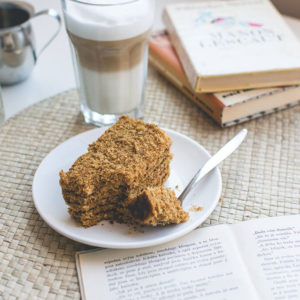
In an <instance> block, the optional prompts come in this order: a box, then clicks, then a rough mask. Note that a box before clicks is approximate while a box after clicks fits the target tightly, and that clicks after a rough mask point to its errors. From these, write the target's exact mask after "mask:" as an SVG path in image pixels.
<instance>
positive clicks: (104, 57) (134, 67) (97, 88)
mask: <svg viewBox="0 0 300 300" xmlns="http://www.w3.org/2000/svg"><path fill="white" fill-rule="evenodd" d="M62 4H63V12H64V19H65V24H66V30H67V33H68V36H69V40H70V42H71V43H70V44H71V49H72V57H73V62H74V67H75V74H76V81H77V86H78V91H79V97H80V106H81V111H82V113H83V116H84V119H85V121H86V122H87V123H92V124H95V125H100V126H101V125H108V124H112V123H114V122H116V121H117V120H118V118H119V117H120V115H122V114H127V115H129V116H132V117H134V118H139V117H140V116H141V114H142V109H143V98H144V90H145V81H146V76H147V66H148V40H149V36H150V32H151V28H152V24H153V17H154V4H155V0H131V1H130V0H117V1H116V0H106V1H99V0H62Z"/></svg>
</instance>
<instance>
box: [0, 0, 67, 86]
mask: <svg viewBox="0 0 300 300" xmlns="http://www.w3.org/2000/svg"><path fill="white" fill-rule="evenodd" d="M41 15H48V16H50V17H53V18H55V19H56V20H57V22H58V25H59V26H58V28H57V30H56V31H55V33H54V34H53V35H52V36H51V38H50V39H49V40H48V41H47V43H46V44H45V45H44V46H43V47H42V49H41V50H40V51H39V53H37V51H36V48H35V41H34V34H33V31H32V27H31V24H30V20H31V19H32V18H35V17H38V16H41ZM60 26H61V18H60V16H59V14H58V13H57V12H56V11H55V10H53V9H46V10H42V11H39V12H36V13H35V12H34V8H33V6H32V5H30V4H28V3H26V2H21V1H0V84H4V85H10V84H14V83H18V82H21V81H23V80H25V79H26V78H27V77H28V76H29V75H30V73H31V71H32V69H33V67H34V65H35V63H36V62H37V58H38V56H39V55H40V54H41V53H42V52H43V51H44V50H45V48H46V47H47V46H48V45H49V44H50V43H51V42H52V41H53V39H54V38H55V37H56V35H57V34H58V32H59V29H60Z"/></svg>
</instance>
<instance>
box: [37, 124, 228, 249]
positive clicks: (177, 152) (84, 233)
mask: <svg viewBox="0 0 300 300" xmlns="http://www.w3.org/2000/svg"><path fill="white" fill-rule="evenodd" d="M105 129H106V128H96V129H93V130H90V131H87V132H84V133H82V134H79V135H77V136H74V137H72V138H70V139H69V140H67V141H65V142H64V143H62V144H61V145H59V146H58V147H56V148H55V149H54V150H52V151H51V152H50V153H49V154H48V155H47V156H46V158H45V159H44V160H43V161H42V163H41V164H40V166H39V168H38V169H37V171H36V173H35V176H34V180H33V186H32V193H33V200H34V204H35V207H36V209H37V211H38V212H39V214H40V215H41V217H42V218H43V219H44V220H45V222H46V223H47V224H48V225H49V226H50V227H52V228H53V229H54V230H56V231H57V232H59V233H60V234H62V235H64V236H66V237H68V238H70V239H72V240H75V241H78V242H81V243H84V244H88V245H92V246H97V247H105V248H141V247H148V246H153V245H158V244H161V243H165V242H168V241H171V240H174V239H176V238H178V237H180V236H183V235H184V234H186V233H188V232H190V231H191V230H193V229H194V228H196V227H197V226H199V225H200V224H201V223H202V222H203V221H205V219H206V218H207V217H208V216H209V215H210V214H211V212H212V211H213V210H214V208H215V207H216V205H217V203H218V201H219V197H220V195H221V188H222V180H221V174H220V171H219V169H215V170H213V171H212V172H211V173H210V174H208V175H207V176H206V177H205V178H204V179H203V180H202V181H201V182H200V183H199V184H198V186H196V187H195V189H194V190H193V191H192V192H191V194H190V195H189V196H188V197H187V198H186V200H185V201H184V203H183V208H184V210H186V211H188V212H189V214H190V219H189V220H188V221H187V222H185V223H182V224H179V225H169V226H165V227H156V228H150V227H149V228H148V227H143V232H140V231H134V230H132V229H131V228H129V227H128V226H127V225H125V224H117V223H114V224H110V223H109V222H106V221H105V222H101V223H100V224H98V225H96V226H93V227H89V228H83V227H80V226H79V225H78V224H77V223H76V222H75V221H74V220H73V219H72V218H71V217H70V215H69V214H68V207H67V205H66V204H65V202H64V199H63V197H62V192H61V187H60V185H59V175H58V173H59V171H60V170H64V171H67V170H68V169H69V168H70V167H71V166H72V164H73V163H74V161H75V160H76V159H77V158H78V156H80V155H81V154H83V153H85V152H87V147H88V145H89V144H90V143H92V142H93V141H95V140H96V139H97V138H98V137H99V136H100V135H101V134H102V133H103V132H104V130H105ZM165 131H166V132H167V133H168V134H169V136H170V137H171V139H172V141H173V145H172V148H171V152H172V153H173V154H174V157H173V160H172V162H171V174H170V177H169V179H168V181H167V182H166V186H169V187H172V188H173V189H174V190H175V192H176V194H177V196H178V195H179V194H180V192H181V191H182V190H183V188H184V187H185V186H186V185H187V183H188V182H189V181H190V179H191V178H192V177H193V175H194V174H195V173H196V171H197V170H198V169H199V168H200V167H201V166H202V165H203V164H204V163H205V162H206V161H207V159H208V158H209V157H210V155H209V153H208V152H207V151H206V150H205V149H204V148H203V147H202V146H200V145H199V144H198V143H196V142H195V141H193V140H192V139H190V138H188V137H186V136H184V135H182V134H180V133H177V132H175V131H172V130H167V129H165ZM193 206H202V207H203V209H202V210H201V211H193V210H192V211H191V207H193Z"/></svg>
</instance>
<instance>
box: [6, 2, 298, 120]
mask: <svg viewBox="0 0 300 300" xmlns="http://www.w3.org/2000/svg"><path fill="white" fill-rule="evenodd" d="M174 1H177V0H157V1H156V3H157V6H156V19H155V23H154V29H159V28H162V27H163V24H162V22H161V12H162V7H163V6H164V5H165V4H166V3H168V2H174ZM179 1H182V0H179ZM27 2H29V3H31V4H32V5H33V6H34V7H35V9H36V11H38V10H41V9H46V8H54V9H55V10H56V11H57V12H59V13H60V14H61V15H62V10H61V3H60V0H43V1H41V0H27ZM284 18H285V20H286V22H287V23H288V25H289V26H290V27H291V28H292V30H293V31H294V32H295V34H296V35H297V36H298V38H299V39H300V20H299V19H294V18H291V17H284ZM32 23H33V28H34V32H35V36H36V44H37V49H40V48H41V45H43V43H44V42H45V41H46V40H47V38H48V37H49V36H50V35H51V33H52V32H53V31H54V30H55V28H56V26H57V25H56V22H55V21H54V20H51V19H50V18H49V17H47V16H46V17H39V18H37V19H36V20H33V21H32ZM73 87H75V79H74V72H73V66H72V60H71V53H70V48H69V42H68V39H67V35H66V32H65V29H64V25H63V26H62V29H61V31H60V33H59V35H58V36H57V37H56V39H55V40H54V41H53V42H52V43H51V44H50V46H49V47H48V48H47V49H46V50H45V51H44V52H43V53H42V55H41V56H40V57H39V59H38V62H37V64H36V66H35V68H34V70H33V72H32V74H31V76H30V77H29V78H28V79H27V80H26V81H24V82H22V83H20V84H17V85H13V86H4V87H2V93H3V95H2V96H3V103H4V110H5V119H8V118H10V117H11V116H13V115H15V114H17V113H18V112H20V111H21V110H23V109H25V108H27V107H28V106H30V105H32V104H34V103H37V102H38V101H41V100H43V99H45V98H48V97H51V96H53V95H55V94H58V93H60V92H62V91H65V90H68V89H70V88H73Z"/></svg>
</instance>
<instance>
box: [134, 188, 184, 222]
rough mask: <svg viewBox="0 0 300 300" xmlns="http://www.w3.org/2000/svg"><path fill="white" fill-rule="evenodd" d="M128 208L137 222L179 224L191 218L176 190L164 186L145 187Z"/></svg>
mask: <svg viewBox="0 0 300 300" xmlns="http://www.w3.org/2000/svg"><path fill="white" fill-rule="evenodd" d="M128 208H129V211H130V212H131V214H132V216H133V218H134V220H135V221H136V222H137V223H140V224H145V225H151V226H157V225H168V224H179V223H182V222H185V221H187V220H188V218H189V214H188V213H187V212H185V211H184V210H183V209H182V207H181V203H180V201H179V200H178V199H177V198H176V196H175V193H174V191H171V190H170V189H167V188H165V187H163V186H158V187H150V188H147V189H145V190H144V191H143V192H142V193H141V194H140V195H138V196H137V197H135V198H134V199H132V200H130V204H129V205H128Z"/></svg>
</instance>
